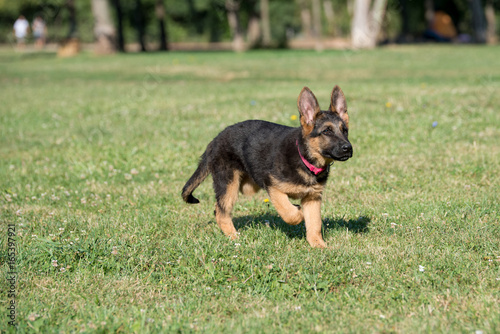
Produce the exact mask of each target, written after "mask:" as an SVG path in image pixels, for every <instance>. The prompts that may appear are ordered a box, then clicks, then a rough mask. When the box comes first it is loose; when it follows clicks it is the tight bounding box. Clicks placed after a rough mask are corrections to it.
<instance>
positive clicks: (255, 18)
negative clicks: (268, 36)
mask: <svg viewBox="0 0 500 334" xmlns="http://www.w3.org/2000/svg"><path fill="white" fill-rule="evenodd" d="M260 35H261V34H260V17H259V14H257V13H256V12H254V11H252V13H251V14H250V18H249V19H248V30H247V40H248V47H249V48H254V47H256V46H257V44H259V40H260Z"/></svg>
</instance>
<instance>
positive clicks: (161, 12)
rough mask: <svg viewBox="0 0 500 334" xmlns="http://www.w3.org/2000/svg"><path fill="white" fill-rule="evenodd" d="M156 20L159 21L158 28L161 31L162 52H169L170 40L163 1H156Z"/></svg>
mask: <svg viewBox="0 0 500 334" xmlns="http://www.w3.org/2000/svg"><path fill="white" fill-rule="evenodd" d="M155 11H156V18H157V19H158V27H159V30H160V47H159V48H160V50H161V51H167V50H168V39H167V31H166V29H165V5H164V4H163V0H156V5H155Z"/></svg>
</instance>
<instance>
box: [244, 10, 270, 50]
mask: <svg viewBox="0 0 500 334" xmlns="http://www.w3.org/2000/svg"><path fill="white" fill-rule="evenodd" d="M247 4H248V5H249V8H248V16H249V17H248V27H247V42H248V48H249V49H252V48H255V47H257V46H258V45H259V43H260V42H261V41H260V39H261V35H262V34H261V28H260V27H261V17H262V10H261V12H259V11H258V10H257V4H256V2H255V1H248V2H247ZM260 8H262V5H261V6H260ZM267 16H268V17H267V20H268V21H269V10H268V13H267ZM262 24H264V23H262ZM268 24H269V22H268ZM269 34H271V32H270V31H269ZM270 38H271V37H270V36H269V39H270Z"/></svg>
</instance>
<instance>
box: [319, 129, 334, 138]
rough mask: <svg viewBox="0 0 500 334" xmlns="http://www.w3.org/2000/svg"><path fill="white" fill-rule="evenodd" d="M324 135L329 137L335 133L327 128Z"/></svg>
mask: <svg viewBox="0 0 500 334" xmlns="http://www.w3.org/2000/svg"><path fill="white" fill-rule="evenodd" d="M322 134H324V135H327V136H329V135H332V134H333V131H332V129H330V128H326V129H324V130H323V132H322Z"/></svg>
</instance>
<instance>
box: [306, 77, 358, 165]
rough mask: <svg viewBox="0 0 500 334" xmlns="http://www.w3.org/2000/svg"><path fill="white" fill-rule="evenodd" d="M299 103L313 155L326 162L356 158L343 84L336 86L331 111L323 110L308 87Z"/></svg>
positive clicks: (309, 149)
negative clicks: (353, 150)
mask: <svg viewBox="0 0 500 334" xmlns="http://www.w3.org/2000/svg"><path fill="white" fill-rule="evenodd" d="M297 106H298V108H299V112H300V124H301V127H302V137H303V138H304V141H305V143H306V145H307V148H308V152H309V154H310V155H311V157H313V158H315V159H316V160H318V163H320V164H322V165H326V164H328V163H330V162H332V161H333V160H339V161H345V160H347V159H349V158H350V157H352V145H351V143H350V142H349V139H348V130H349V115H348V114H347V104H346V101H345V97H344V93H343V92H342V90H341V89H340V87H339V86H335V87H334V88H333V91H332V95H331V99H330V107H329V108H328V110H321V109H320V107H319V104H318V101H317V100H316V97H315V96H314V94H313V93H312V92H311V90H310V89H309V88H307V87H304V88H303V89H302V91H301V92H300V94H299V98H298V99H297Z"/></svg>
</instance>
